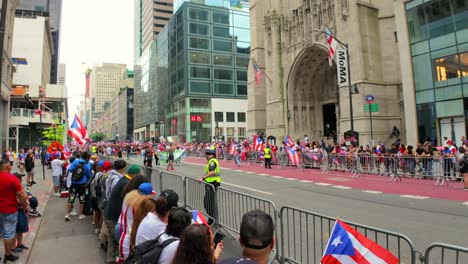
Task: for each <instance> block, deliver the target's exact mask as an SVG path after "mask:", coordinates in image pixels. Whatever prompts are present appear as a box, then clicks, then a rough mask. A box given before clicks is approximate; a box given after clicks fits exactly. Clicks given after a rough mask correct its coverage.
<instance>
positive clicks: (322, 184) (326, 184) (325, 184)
mask: <svg viewBox="0 0 468 264" xmlns="http://www.w3.org/2000/svg"><path fill="white" fill-rule="evenodd" d="M315 184H316V185H320V186H331V184H330V183H324V182H316V183H315Z"/></svg>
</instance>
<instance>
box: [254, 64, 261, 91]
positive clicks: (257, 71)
mask: <svg viewBox="0 0 468 264" xmlns="http://www.w3.org/2000/svg"><path fill="white" fill-rule="evenodd" d="M253 69H254V79H255V85H257V86H260V82H261V81H262V76H263V71H262V70H261V69H260V68H259V67H258V65H257V63H254V64H253Z"/></svg>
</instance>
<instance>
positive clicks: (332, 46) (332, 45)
mask: <svg viewBox="0 0 468 264" xmlns="http://www.w3.org/2000/svg"><path fill="white" fill-rule="evenodd" d="M325 35H326V36H327V43H328V63H329V64H330V67H331V66H333V60H334V59H335V51H336V47H337V46H338V42H337V41H336V39H335V37H334V36H333V35H332V33H331V32H330V30H329V29H328V28H325Z"/></svg>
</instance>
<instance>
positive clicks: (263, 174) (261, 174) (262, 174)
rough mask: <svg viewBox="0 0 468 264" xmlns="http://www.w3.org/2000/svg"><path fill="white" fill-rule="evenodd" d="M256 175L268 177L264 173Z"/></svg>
mask: <svg viewBox="0 0 468 264" xmlns="http://www.w3.org/2000/svg"><path fill="white" fill-rule="evenodd" d="M258 175H260V176H268V174H265V173H260V174H258Z"/></svg>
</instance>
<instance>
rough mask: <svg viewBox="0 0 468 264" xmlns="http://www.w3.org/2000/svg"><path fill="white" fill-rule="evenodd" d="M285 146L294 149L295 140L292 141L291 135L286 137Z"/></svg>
mask: <svg viewBox="0 0 468 264" xmlns="http://www.w3.org/2000/svg"><path fill="white" fill-rule="evenodd" d="M284 144H286V146H288V147H290V148H292V147H294V140H293V139H292V137H291V136H290V135H286V136H285V137H284Z"/></svg>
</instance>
